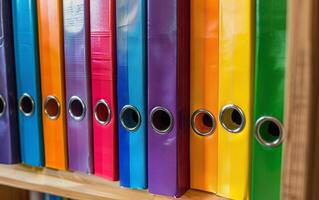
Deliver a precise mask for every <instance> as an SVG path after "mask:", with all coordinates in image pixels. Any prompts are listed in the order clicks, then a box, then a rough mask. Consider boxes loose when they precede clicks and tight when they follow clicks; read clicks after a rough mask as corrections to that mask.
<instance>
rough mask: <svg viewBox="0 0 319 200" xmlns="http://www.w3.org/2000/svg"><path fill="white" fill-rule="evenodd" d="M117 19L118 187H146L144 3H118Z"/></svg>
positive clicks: (127, 1) (139, 1)
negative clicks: (119, 185)
mask: <svg viewBox="0 0 319 200" xmlns="http://www.w3.org/2000/svg"><path fill="white" fill-rule="evenodd" d="M116 6H117V9H116V15H117V17H116V18H117V53H118V54H117V72H118V73H117V77H118V81H117V88H118V116H120V120H119V122H118V130H119V157H120V159H119V165H120V184H121V185H122V186H125V187H131V188H138V189H144V188H146V187H147V169H146V165H147V163H146V162H147V154H146V146H147V145H146V142H147V135H146V134H147V131H146V118H147V117H146V98H147V97H146V55H145V54H146V52H145V47H146V45H145V44H146V38H145V35H146V34H145V24H146V2H145V1H144V0H134V1H131V0H120V1H117V2H116Z"/></svg>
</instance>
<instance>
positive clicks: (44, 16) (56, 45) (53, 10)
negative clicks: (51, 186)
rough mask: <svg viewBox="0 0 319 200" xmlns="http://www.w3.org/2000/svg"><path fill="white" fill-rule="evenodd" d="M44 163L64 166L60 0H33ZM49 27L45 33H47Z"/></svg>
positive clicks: (57, 166) (58, 166) (65, 141)
mask: <svg viewBox="0 0 319 200" xmlns="http://www.w3.org/2000/svg"><path fill="white" fill-rule="evenodd" d="M37 11H38V12H37V14H38V31H39V52H40V71H41V89H42V99H43V101H44V102H43V113H44V115H43V117H42V119H43V133H44V147H45V148H44V150H45V166H46V167H50V168H54V169H61V170H65V169H66V168H67V146H66V144H67V138H66V137H67V136H66V109H65V94H64V92H65V91H64V86H65V82H64V63H63V62H64V55H63V17H62V16H63V13H62V12H63V10H62V1H61V0H50V1H47V0H37ZM48 30H49V34H48Z"/></svg>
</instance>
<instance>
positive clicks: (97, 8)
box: [90, 0, 118, 180]
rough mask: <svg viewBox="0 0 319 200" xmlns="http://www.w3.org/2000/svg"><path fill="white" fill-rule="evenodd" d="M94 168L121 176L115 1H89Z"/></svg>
mask: <svg viewBox="0 0 319 200" xmlns="http://www.w3.org/2000/svg"><path fill="white" fill-rule="evenodd" d="M90 11H91V12H90V14H91V16H90V20H91V23H90V27H91V28H90V31H91V32H90V34H91V64H92V66H91V74H92V104H93V111H94V114H93V115H94V119H93V132H94V137H93V138H94V140H93V144H94V171H95V174H96V175H99V176H102V177H105V178H108V179H111V180H117V179H118V171H117V170H118V160H117V153H118V150H117V142H118V139H117V128H116V126H117V119H116V97H115V90H116V82H115V81H116V80H115V66H116V65H115V64H116V63H115V59H116V58H115V1H114V0H106V1H105V0H91V1H90Z"/></svg>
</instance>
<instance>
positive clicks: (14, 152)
mask: <svg viewBox="0 0 319 200" xmlns="http://www.w3.org/2000/svg"><path fill="white" fill-rule="evenodd" d="M11 6H12V5H11V1H8V0H0V101H1V102H0V143H1V145H0V163H4V164H13V163H18V162H20V152H19V149H20V147H19V134H18V116H17V111H18V110H17V103H16V102H17V100H16V80H15V66H14V57H13V56H14V55H13V38H12V33H13V32H12V12H11V11H12V10H11V9H12V8H11Z"/></svg>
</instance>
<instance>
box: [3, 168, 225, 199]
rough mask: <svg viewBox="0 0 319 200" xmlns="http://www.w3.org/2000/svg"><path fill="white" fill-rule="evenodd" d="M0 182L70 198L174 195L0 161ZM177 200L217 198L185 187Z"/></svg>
mask: <svg viewBox="0 0 319 200" xmlns="http://www.w3.org/2000/svg"><path fill="white" fill-rule="evenodd" d="M0 184H1V185H7V186H11V187H15V188H21V189H26V190H32V191H37V192H43V193H50V194H54V195H60V196H64V197H68V198H72V199H85V200H90V199H92V200H99V199H114V200H128V199H130V200H134V199H136V200H164V199H174V198H169V197H164V196H158V195H153V194H150V193H148V192H147V191H140V190H131V189H127V188H122V187H120V186H119V184H118V182H111V181H107V180H104V179H102V178H100V177H96V176H93V175H85V174H80V173H77V172H67V171H56V170H52V169H47V168H43V169H37V168H30V167H27V166H23V165H0ZM180 199H181V200H188V199H192V200H193V199H194V200H197V199H198V200H221V199H224V198H221V197H218V196H216V195H214V194H210V193H205V192H201V191H196V190H189V191H188V192H187V193H186V194H185V195H184V196H183V197H182V198H180Z"/></svg>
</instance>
